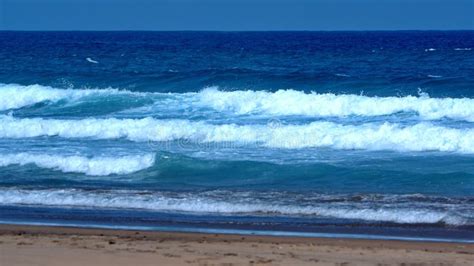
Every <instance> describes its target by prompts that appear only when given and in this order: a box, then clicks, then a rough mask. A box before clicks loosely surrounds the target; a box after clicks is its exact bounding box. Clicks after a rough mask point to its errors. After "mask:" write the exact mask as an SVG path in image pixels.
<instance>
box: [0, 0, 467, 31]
mask: <svg viewBox="0 0 474 266" xmlns="http://www.w3.org/2000/svg"><path fill="white" fill-rule="evenodd" d="M0 29H3V30H406V29H474V0H154V1H153V0H0Z"/></svg>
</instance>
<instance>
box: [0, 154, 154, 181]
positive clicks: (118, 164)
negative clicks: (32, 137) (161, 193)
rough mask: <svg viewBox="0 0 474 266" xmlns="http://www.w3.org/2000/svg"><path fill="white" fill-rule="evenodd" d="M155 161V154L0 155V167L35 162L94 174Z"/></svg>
mask: <svg viewBox="0 0 474 266" xmlns="http://www.w3.org/2000/svg"><path fill="white" fill-rule="evenodd" d="M154 161H155V156H154V155H153V154H146V155H130V156H121V157H103V156H99V157H92V158H88V157H83V156H70V155H69V156H61V155H48V154H32V153H16V154H1V155H0V167H5V166H9V165H15V164H18V165H27V164H34V165H36V166H38V167H40V168H48V169H54V170H59V171H62V172H65V173H84V174H86V175H93V176H107V175H111V174H130V173H133V172H137V171H140V170H143V169H146V168H148V167H151V166H152V165H153V164H154Z"/></svg>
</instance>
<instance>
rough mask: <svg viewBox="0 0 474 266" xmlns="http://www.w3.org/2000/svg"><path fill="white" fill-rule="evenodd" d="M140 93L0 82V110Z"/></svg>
mask: <svg viewBox="0 0 474 266" xmlns="http://www.w3.org/2000/svg"><path fill="white" fill-rule="evenodd" d="M109 95H129V96H130V95H140V93H136V92H130V91H126V90H118V89H81V90H77V89H57V88H53V87H49V86H41V85H28V86H23V85H18V84H1V83H0V111H5V110H10V109H18V108H23V107H26V106H30V105H34V104H37V103H42V102H58V101H61V100H68V101H78V100H80V99H82V98H84V97H88V96H109Z"/></svg>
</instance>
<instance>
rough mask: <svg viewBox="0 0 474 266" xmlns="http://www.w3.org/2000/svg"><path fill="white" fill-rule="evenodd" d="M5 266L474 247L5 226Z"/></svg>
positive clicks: (0, 247)
mask: <svg viewBox="0 0 474 266" xmlns="http://www.w3.org/2000/svg"><path fill="white" fill-rule="evenodd" d="M0 262H2V264H3V263H5V265H64V264H69V265H87V264H100V265H129V264H134V265H156V264H161V265H169V264H172V265H206V264H212V265H215V264H228V265H249V264H255V265H261V264H267V265H295V264H298V265H314V264H320V265H326V264H332V265H334V264H347V263H349V264H350V263H354V264H380V263H382V264H402V263H408V264H409V263H436V264H438V265H439V264H449V265H470V264H472V263H474V244H472V243H446V242H423V241H401V240H369V239H347V238H313V237H291V236H260V235H259V236H257V235H237V234H206V233H187V232H163V231H139V230H117V229H93V228H78V227H60V226H31V225H13V224H0Z"/></svg>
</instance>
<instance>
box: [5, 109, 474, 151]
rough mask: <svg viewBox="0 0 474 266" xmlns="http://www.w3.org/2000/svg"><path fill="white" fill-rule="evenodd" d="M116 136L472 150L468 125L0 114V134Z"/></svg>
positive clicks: (271, 144)
mask: <svg viewBox="0 0 474 266" xmlns="http://www.w3.org/2000/svg"><path fill="white" fill-rule="evenodd" d="M39 136H59V137H62V138H92V139H118V138H126V139H129V140H131V141H138V142H143V141H176V140H185V141H186V142H194V143H219V142H236V143H243V144H251V145H253V144H255V145H262V146H266V147H273V148H287V149H297V148H306V147H330V148H334V149H366V150H398V151H443V152H457V153H474V129H455V128H446V127H440V126H435V125H431V124H429V123H420V124H416V125H412V126H401V125H399V124H392V123H383V124H374V123H369V124H362V125H341V124H336V123H332V122H313V123H310V124H304V125H278V124H277V125H275V124H273V123H270V124H268V125H235V124H223V125H213V124H208V123H204V122H192V121H188V120H157V119H153V118H143V119H116V118H109V119H93V118H88V119H81V120H55V119H42V118H24V119H17V118H13V117H11V116H0V137H2V138H31V137H39Z"/></svg>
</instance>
